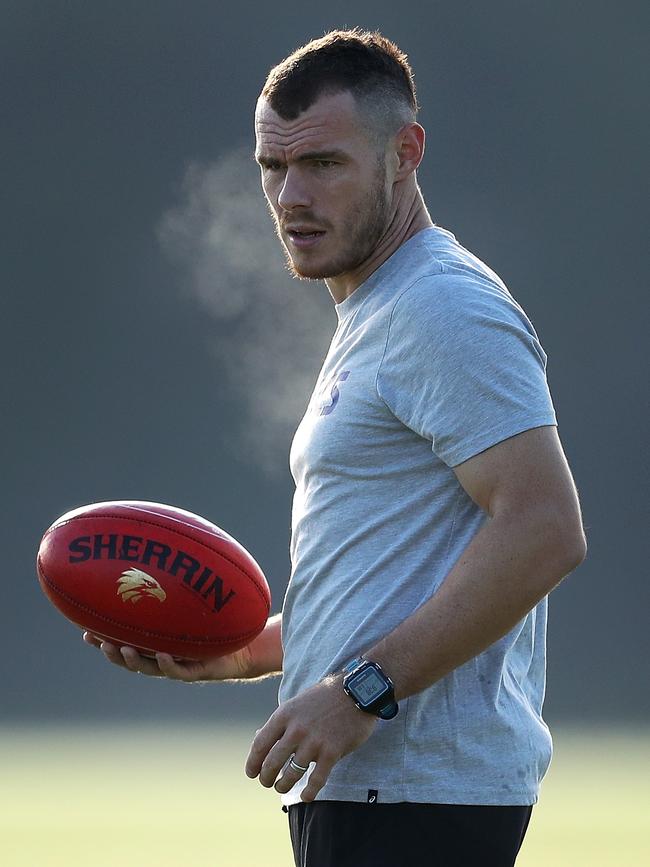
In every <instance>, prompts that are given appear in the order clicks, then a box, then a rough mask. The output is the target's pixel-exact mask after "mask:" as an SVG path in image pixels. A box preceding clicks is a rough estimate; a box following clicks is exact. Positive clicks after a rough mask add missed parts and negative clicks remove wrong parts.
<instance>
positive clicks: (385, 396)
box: [377, 274, 556, 467]
mask: <svg viewBox="0 0 650 867" xmlns="http://www.w3.org/2000/svg"><path fill="white" fill-rule="evenodd" d="M377 390H378V393H379V395H380V397H381V398H382V400H383V401H384V402H385V404H386V405H387V406H388V408H389V409H390V410H391V412H393V414H394V415H395V416H397V418H399V419H400V420H401V421H402V422H403V423H404V424H406V425H407V426H408V427H410V428H411V429H412V430H414V431H415V432H416V433H418V434H419V435H420V436H422V437H425V438H426V439H428V440H430V441H431V443H432V448H433V451H434V452H435V453H436V455H438V457H440V458H441V460H443V461H444V462H445V463H446V464H448V465H449V466H451V467H453V466H456V465H458V464H460V463H462V462H463V461H466V460H467V459H468V458H471V457H473V456H474V455H477V454H479V453H480V452H482V451H484V450H485V449H487V448H489V447H490V446H493V445H496V443H498V442H501V441H502V440H504V439H508V438H509V437H511V436H515V434H518V433H521V432H522V431H525V430H530V429H532V428H535V427H541V426H543V425H554V424H556V418H555V412H554V409H553V403H552V400H551V395H550V393H549V388H548V384H547V380H546V354H545V352H544V350H543V349H542V346H541V345H540V342H539V340H538V338H537V335H536V333H535V330H534V328H533V326H532V324H531V323H530V322H529V320H528V318H527V317H526V315H525V313H524V312H523V310H522V309H521V307H520V306H519V305H518V304H517V303H516V302H515V301H514V299H513V298H512V297H511V296H510V295H509V294H507V293H506V292H505V291H504V290H503V289H502V288H500V287H498V286H495V285H493V284H492V283H490V281H488V280H485V281H482V280H476V279H473V278H469V277H464V276H460V277H459V276H455V275H448V274H439V275H434V276H431V277H423V278H421V279H420V280H418V281H417V282H416V283H414V284H413V285H412V286H410V287H409V288H408V289H407V290H405V291H404V292H403V293H402V294H401V295H400V296H399V298H398V299H397V301H396V303H395V305H394V308H393V311H392V315H391V319H390V324H389V327H388V333H387V338H386V346H385V350H384V354H383V357H382V360H381V363H380V365H379V369H378V373H377Z"/></svg>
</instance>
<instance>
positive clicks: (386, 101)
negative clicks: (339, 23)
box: [261, 28, 418, 149]
mask: <svg viewBox="0 0 650 867" xmlns="http://www.w3.org/2000/svg"><path fill="white" fill-rule="evenodd" d="M341 91H349V92H350V93H351V94H352V96H353V97H354V99H355V102H356V104H357V107H358V109H359V115H360V119H361V120H362V121H363V122H364V123H365V125H366V128H367V132H368V134H369V135H370V137H371V138H372V140H373V141H374V142H375V143H376V144H377V145H378V146H380V147H382V149H383V145H384V143H385V141H386V138H387V137H388V136H389V135H392V134H393V133H395V132H397V130H398V129H399V128H400V127H402V126H404V124H406V123H412V122H413V121H415V119H416V117H417V110H418V105H417V99H416V95H415V82H414V80H413V72H412V70H411V67H410V66H409V63H408V61H407V58H406V55H405V54H404V52H402V51H401V50H400V49H399V48H398V47H397V46H396V45H395V44H394V43H393V42H391V41H390V40H389V39H386V37H385V36H382V35H381V33H372V32H367V31H363V30H359V29H358V28H357V29H354V30H334V31H332V32H331V33H328V34H326V35H325V36H323V37H321V38H320V39H314V40H312V41H311V42H309V43H307V45H304V46H303V47H302V48H299V49H298V50H297V51H294V52H293V54H290V55H289V57H287V58H286V59H285V60H283V61H282V63H280V64H278V65H277V66H275V67H274V68H273V69H272V70H271V71H270V73H269V75H268V77H267V79H266V83H265V85H264V88H263V89H262V93H261V98H262V99H264V100H266V101H267V102H268V103H269V105H270V106H271V107H272V108H273V109H274V111H275V112H277V114H278V115H280V117H282V118H283V119H284V120H295V119H296V118H297V117H298V116H299V115H300V114H302V113H303V112H305V111H306V110H307V109H308V108H310V107H311V106H312V105H313V104H314V103H315V102H316V101H317V100H318V99H319V97H321V96H323V95H325V94H334V93H340V92H341Z"/></svg>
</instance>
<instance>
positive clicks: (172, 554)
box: [37, 500, 271, 659]
mask: <svg viewBox="0 0 650 867" xmlns="http://www.w3.org/2000/svg"><path fill="white" fill-rule="evenodd" d="M37 571H38V579H39V581H40V584H41V587H42V588H43V591H44V592H45V594H46V595H47V597H48V598H49V599H50V601H51V602H52V603H53V604H54V605H55V606H56V608H58V609H59V611H61V613H62V614H64V615H65V616H66V617H67V618H68V619H69V620H71V621H72V622H73V623H76V624H77V625H78V626H81V627H82V628H83V629H86V630H88V631H89V632H92V633H93V634H94V635H97V636H98V637H100V638H103V639H107V640H108V641H110V642H112V643H114V644H117V645H123V644H129V645H131V646H133V647H136V648H138V650H140V651H141V652H142V653H144V654H146V655H152V654H153V653H155V652H157V651H163V652H165V653H171V654H172V655H173V656H175V657H176V658H179V659H206V658H208V657H211V656H224V655H225V654H227V653H232V652H234V651H235V650H239V649H240V648H242V647H244V646H245V645H246V644H249V643H250V642H251V641H252V640H253V639H254V638H255V636H256V635H258V634H259V633H260V632H261V631H262V629H263V628H264V624H265V623H266V620H267V618H268V615H269V610H270V606H271V595H270V592H269V587H268V584H267V582H266V579H265V577H264V574H263V572H262V570H261V569H260V567H259V565H258V564H257V563H256V562H255V560H254V559H253V557H252V556H251V554H249V553H248V551H247V550H246V549H245V548H244V547H243V546H242V545H240V544H239V542H237V541H236V540H235V539H233V537H232V536H229V535H228V533H226V532H224V531H223V530H221V529H220V528H219V527H217V526H216V525H215V524H212V523H211V522H210V521H207V520H205V518H201V517H199V516H198V515H193V514H192V513H191V512H186V511H185V510H184V509H177V508H175V507H173V506H164V505H161V504H159V503H146V502H139V501H136V500H121V501H115V502H108V503H93V504H91V505H89V506H82V507H81V508H79V509H74V510H73V511H71V512H66V514H65V515H62V516H61V517H60V518H58V519H57V520H56V521H55V522H54V523H53V524H52V526H51V527H50V528H49V529H48V530H46V532H45V535H44V536H43V539H42V541H41V544H40V547H39V550H38V558H37Z"/></svg>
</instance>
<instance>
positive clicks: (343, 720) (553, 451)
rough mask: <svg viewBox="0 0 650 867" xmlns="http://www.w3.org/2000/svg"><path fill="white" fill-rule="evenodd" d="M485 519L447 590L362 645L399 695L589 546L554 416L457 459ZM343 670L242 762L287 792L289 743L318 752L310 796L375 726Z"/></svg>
mask: <svg viewBox="0 0 650 867" xmlns="http://www.w3.org/2000/svg"><path fill="white" fill-rule="evenodd" d="M456 475H457V477H458V480H459V482H460V484H461V485H462V486H463V488H464V489H465V490H466V492H467V493H468V494H469V496H471V497H472V499H473V500H474V501H475V502H476V503H477V504H478V505H479V506H480V507H481V508H482V509H483V510H484V511H485V512H486V513H487V516H488V519H487V521H486V522H485V524H484V525H483V527H482V528H481V530H480V531H479V532H478V533H477V534H476V536H475V537H474V539H473V540H472V542H471V543H470V544H469V545H468V547H467V548H466V549H465V551H464V552H463V554H462V556H461V557H460V559H459V560H458V562H457V563H456V564H455V566H454V567H453V568H452V570H451V571H450V572H449V574H448V575H447V577H446V579H445V581H444V582H443V584H442V586H441V587H440V589H439V590H438V591H437V592H436V593H435V594H434V595H433V596H432V597H431V598H430V599H429V600H428V601H427V602H425V603H424V605H422V606H421V607H420V608H419V609H418V610H417V611H415V612H414V613H413V614H412V615H410V616H409V617H408V618H406V620H404V621H403V622H402V623H401V624H400V625H399V626H398V627H397V628H396V629H394V630H393V631H392V632H391V633H390V634H389V635H387V636H386V637H385V638H384V639H383V640H382V641H380V642H379V643H378V644H376V645H375V646H374V647H370V648H368V649H367V650H366V653H365V655H366V656H367V657H368V658H369V659H373V660H376V661H377V662H379V663H380V664H381V665H382V667H383V668H384V669H385V671H386V673H387V674H389V675H390V677H391V678H392V679H393V681H394V683H395V688H396V695H397V698H398V699H400V698H405V697H406V696H408V695H412V694H413V693H416V692H419V691H421V690H423V689H425V688H426V687H428V686H430V685H432V684H433V683H435V682H436V681H437V680H439V679H440V678H442V677H444V675H445V674H447V673H448V672H450V671H452V670H453V669H454V668H456V667H458V666H460V665H462V664H463V663H464V662H466V661H467V660H468V659H471V658H472V657H473V656H475V655H477V654H479V653H481V652H482V651H483V650H485V648H487V647H488V646H489V645H490V644H492V643H493V642H495V641H497V640H498V639H499V638H501V637H502V636H503V635H505V634H506V633H507V632H508V631H509V630H510V629H512V628H513V627H514V626H515V625H516V624H517V623H518V622H519V620H521V618H522V617H524V616H525V615H526V614H527V612H528V611H530V610H531V609H532V608H533V607H534V606H535V604H536V603H537V602H538V601H539V600H540V599H541V598H542V597H543V596H545V595H546V594H547V593H549V592H550V591H551V590H552V589H553V587H555V586H556V585H557V584H558V583H559V581H560V580H561V579H562V578H563V577H564V576H565V575H566V574H567V573H568V572H570V571H571V570H572V569H573V568H575V566H577V565H578V563H579V562H580V561H581V560H582V559H583V557H584V555H585V540H584V534H583V531H582V522H581V518H580V509H579V505H578V498H577V494H576V491H575V487H574V485H573V481H572V479H571V474H570V472H569V468H568V466H567V463H566V459H565V457H564V454H563V452H562V448H561V445H560V442H559V439H558V436H557V432H556V430H555V428H554V427H543V428H537V429H534V430H530V431H526V432H524V433H522V434H519V435H518V436H515V437H512V438H511V439H508V440H505V441H504V442H502V443H499V444H497V445H495V446H493V447H492V448H490V449H487V450H486V451H485V452H482V453H481V454H480V455H477V456H476V457H474V458H471V459H470V460H468V461H466V462H465V463H463V464H461V465H460V466H458V467H457V468H456ZM341 683H342V675H332V676H330V677H328V678H325V680H323V681H322V682H321V683H319V684H317V685H316V686H314V687H311V689H309V690H307V691H306V692H304V693H302V695H299V696H296V697H295V698H294V699H292V700H291V701H289V702H286V703H285V704H284V705H281V706H280V707H279V708H278V710H277V711H276V712H275V714H273V716H272V717H271V718H270V720H269V721H268V723H267V724H266V725H265V726H264V728H262V729H261V730H260V732H259V733H258V735H257V737H256V739H255V741H254V743H253V747H252V749H251V752H250V755H249V758H248V762H247V766H246V771H247V773H248V775H249V776H257V775H258V774H259V776H260V782H261V783H262V785H265V786H272V785H274V783H275V788H276V789H277V790H278V791H280V792H287V791H289V789H290V788H291V787H292V786H293V785H294V784H295V782H296V780H297V779H298V777H299V774H298V773H297V772H295V771H293V770H291V769H289V770H286V771H285V772H284V774H283V775H282V777H281V778H280V779H279V780H278V781H277V783H276V782H275V781H276V778H277V776H278V774H279V773H280V770H281V769H282V767H283V766H284V764H285V762H286V761H287V759H288V758H289V756H290V755H291V754H292V753H295V754H296V761H297V762H298V763H299V764H302V765H305V764H307V763H308V762H310V761H315V762H316V767H315V768H314V770H313V772H312V774H311V776H310V779H309V782H308V784H307V786H306V788H305V790H304V792H303V793H302V799H303V800H305V801H310V800H313V799H314V798H315V796H316V794H317V793H318V791H319V790H320V789H321V788H322V786H323V785H324V784H325V782H326V780H327V777H328V776H329V773H330V771H331V769H332V767H333V766H334V764H335V763H336V762H337V761H338V760H339V759H340V758H342V757H343V756H344V755H346V754H347V753H349V752H351V751H352V750H353V749H356V747H358V746H359V745H360V744H361V743H363V742H364V741H365V740H366V739H367V738H368V737H369V736H370V734H371V733H372V730H373V728H374V725H375V723H376V720H375V719H374V718H373V717H371V716H369V715H368V714H364V713H363V712H361V711H359V710H357V708H356V707H355V706H354V705H353V703H352V701H351V700H350V699H349V698H348V697H347V696H346V695H345V694H344V692H343V689H342V685H341Z"/></svg>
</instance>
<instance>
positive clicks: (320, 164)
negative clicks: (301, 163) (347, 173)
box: [314, 160, 336, 169]
mask: <svg viewBox="0 0 650 867" xmlns="http://www.w3.org/2000/svg"><path fill="white" fill-rule="evenodd" d="M335 165H336V163H335V162H334V160H314V166H315V167H316V168H317V169H331V168H333V167H334V166H335Z"/></svg>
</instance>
